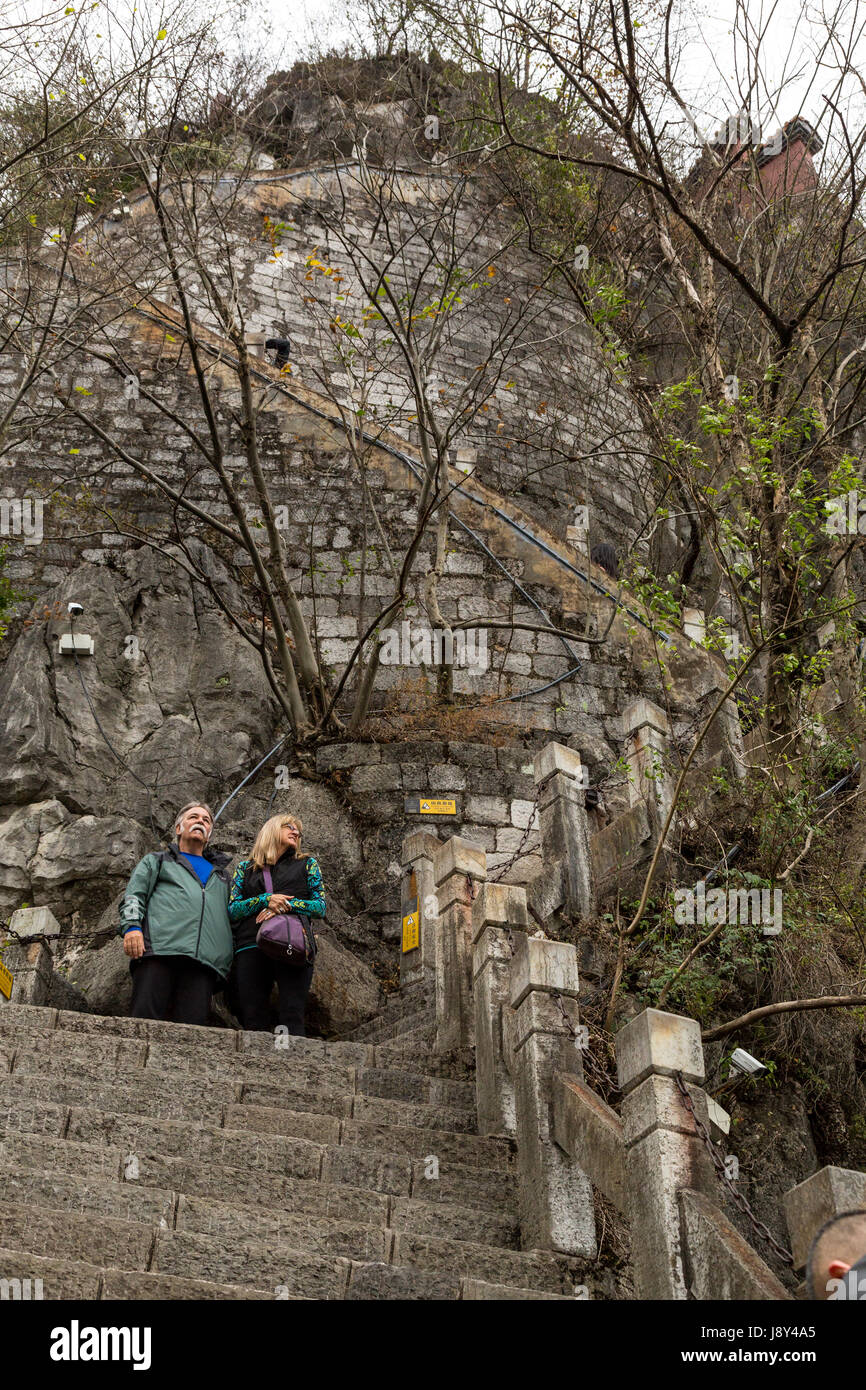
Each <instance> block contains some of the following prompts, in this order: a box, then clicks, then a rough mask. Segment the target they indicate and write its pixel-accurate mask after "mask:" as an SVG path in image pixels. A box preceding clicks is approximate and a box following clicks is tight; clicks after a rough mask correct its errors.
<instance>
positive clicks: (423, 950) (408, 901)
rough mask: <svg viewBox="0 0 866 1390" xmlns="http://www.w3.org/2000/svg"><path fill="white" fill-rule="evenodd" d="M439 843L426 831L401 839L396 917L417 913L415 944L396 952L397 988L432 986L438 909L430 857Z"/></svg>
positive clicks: (415, 832) (434, 969) (439, 845)
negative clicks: (397, 966)
mask: <svg viewBox="0 0 866 1390" xmlns="http://www.w3.org/2000/svg"><path fill="white" fill-rule="evenodd" d="M441 844H442V841H441V840H440V839H438V838H437V836H435V835H431V834H430V833H429V832H428V831H426V830H414V831H411V832H410V834H408V835H404V837H403V878H402V881H401V888H400V916H401V918H405V917H406V915H407V913H409V912H411V911H412V910H413V907H414V911H415V912H417V914H418V916H417V922H418V945H417V947H415V948H414V949H412V950H409V951H403V950H401V953H400V987H401V989H405V988H406V987H407V986H409V985H415V984H423V985H432V984H433V981H434V980H435V977H436V919H437V917H438V916H439V907H438V902H437V899H436V882H435V878H434V875H433V856H434V855H435V853H436V851H437V850H438V849H439V848H440V847H441Z"/></svg>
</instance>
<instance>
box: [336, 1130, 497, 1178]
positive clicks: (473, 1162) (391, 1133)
mask: <svg viewBox="0 0 866 1390" xmlns="http://www.w3.org/2000/svg"><path fill="white" fill-rule="evenodd" d="M340 1143H341V1144H346V1145H349V1146H351V1147H352V1148H359V1149H373V1150H383V1151H384V1152H386V1153H389V1154H393V1153H400V1154H408V1155H410V1156H412V1157H422V1156H423V1157H425V1158H426V1157H428V1156H433V1157H435V1158H437V1159H438V1161H439V1164H440V1166H441V1165H442V1164H443V1163H444V1162H445V1161H446V1160H448V1161H450V1162H453V1163H460V1164H462V1165H465V1166H471V1167H478V1168H483V1169H485V1170H488V1171H489V1170H491V1169H504V1170H506V1171H509V1170H510V1169H511V1168H512V1165H513V1161H514V1153H515V1148H516V1146H515V1144H514V1143H513V1142H512V1140H510V1139H499V1138H490V1139H488V1138H484V1137H483V1136H481V1135H478V1134H457V1133H454V1132H453V1131H450V1130H444V1129H423V1128H416V1127H414V1126H412V1125H394V1124H390V1123H387V1122H383V1121H378V1120H372V1119H370V1120H361V1119H357V1120H356V1119H352V1120H342V1121H341V1122H340Z"/></svg>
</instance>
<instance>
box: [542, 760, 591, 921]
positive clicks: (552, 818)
mask: <svg viewBox="0 0 866 1390" xmlns="http://www.w3.org/2000/svg"><path fill="white" fill-rule="evenodd" d="M534 774H535V784H536V786H537V788H538V817H539V820H540V822H541V839H542V844H543V846H544V859H545V862H546V863H547V864H548V865H550V866H551V870H553V868H554V866H558V868H557V871H558V872H561V874H562V894H563V904H562V905H563V907H564V910H565V912H566V913H567V915H568V916H570V917H578V918H583V917H590V916H591V915H592V912H593V905H594V898H593V886H592V873H591V869H590V857H589V837H590V824H589V814H588V812H587V810H586V806H585V803H584V792H585V790H586V788H587V786H588V785H589V781H588V778H587V775H586V769H585V768H584V767H583V765H582V763H581V760H580V754H579V753H576V752H575V751H574V749H573V748H566V747H565V746H564V745H563V744H561V743H548V744H547V746H546V747H545V748H542V750H541V752H540V753H539V754H538V756H537V758H536V759H535V764H534Z"/></svg>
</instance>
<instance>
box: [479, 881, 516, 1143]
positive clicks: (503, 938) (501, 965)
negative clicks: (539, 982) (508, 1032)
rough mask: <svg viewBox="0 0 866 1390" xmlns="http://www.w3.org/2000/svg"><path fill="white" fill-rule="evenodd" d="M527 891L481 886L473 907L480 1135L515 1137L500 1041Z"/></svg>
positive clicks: (510, 1085) (500, 885)
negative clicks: (513, 958) (514, 949)
mask: <svg viewBox="0 0 866 1390" xmlns="http://www.w3.org/2000/svg"><path fill="white" fill-rule="evenodd" d="M528 920H529V919H528V914H527V910H526V891H525V889H523V888H516V887H512V886H509V885H506V884H503V883H483V884H482V885H481V888H480V890H479V893H478V896H477V897H476V899H475V901H474V903H473V904H472V990H473V995H474V1000H475V1095H476V1102H477V1109H478V1132H479V1134H507V1135H510V1136H512V1137H514V1136H515V1135H516V1134H517V1115H516V1111H515V1102H514V1084H513V1081H512V1079H511V1074H510V1066H509V1062H508V1060H507V1059H506V1056H505V1047H504V1040H503V1017H502V1016H503V1010H508V1009H510V1008H511V1004H510V998H509V995H510V989H509V984H510V980H509V977H510V970H511V956H512V949H513V945H512V943H514V942H516V936H515V933H518V932H519V933H523V934H525V933H526V929H527V926H528Z"/></svg>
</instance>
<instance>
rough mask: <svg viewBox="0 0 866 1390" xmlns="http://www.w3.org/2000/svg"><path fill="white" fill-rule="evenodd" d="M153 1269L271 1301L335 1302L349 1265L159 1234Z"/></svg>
mask: <svg viewBox="0 0 866 1390" xmlns="http://www.w3.org/2000/svg"><path fill="white" fill-rule="evenodd" d="M152 1269H153V1271H154V1272H155V1273H158V1274H167V1275H172V1276H174V1277H179V1278H185V1279H207V1280H208V1281H209V1282H210V1283H215V1284H225V1283H230V1282H233V1283H239V1284H243V1285H250V1286H252V1287H254V1288H257V1289H269V1290H271V1291H272V1297H274V1298H285V1297H288V1298H308V1299H339V1298H342V1296H343V1292H344V1289H345V1287H346V1282H347V1277H348V1270H349V1261H348V1260H346V1259H343V1258H341V1257H339V1256H329V1255H313V1254H308V1253H305V1252H303V1251H299V1250H293V1249H291V1247H290V1246H287V1245H283V1244H278V1243H274V1242H270V1241H266V1240H265V1241H263V1240H258V1239H255V1238H253V1239H235V1240H232V1241H231V1242H230V1243H227V1242H226V1241H225V1240H224V1239H222V1238H220V1237H218V1236H206V1235H198V1234H196V1233H195V1232H192V1231H160V1232H159V1233H158V1235H157V1239H156V1244H155V1247H154V1252H153V1263H152Z"/></svg>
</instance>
